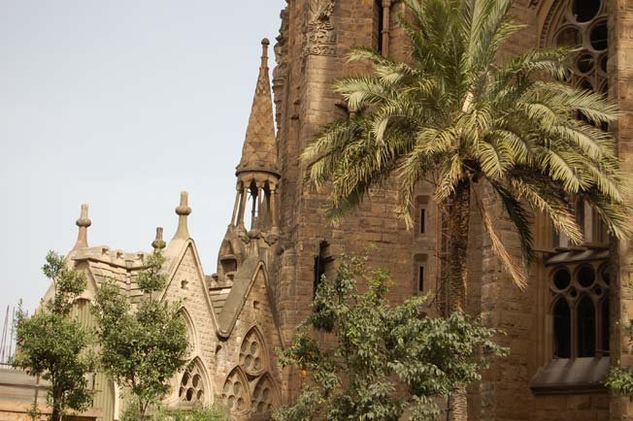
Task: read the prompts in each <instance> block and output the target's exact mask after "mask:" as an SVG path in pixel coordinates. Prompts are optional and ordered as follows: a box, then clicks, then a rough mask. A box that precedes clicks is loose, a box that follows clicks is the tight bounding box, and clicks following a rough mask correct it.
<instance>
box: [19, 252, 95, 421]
mask: <svg viewBox="0 0 633 421" xmlns="http://www.w3.org/2000/svg"><path fill="white" fill-rule="evenodd" d="M42 270H43V272H44V274H45V275H46V277H47V278H49V279H50V280H51V281H52V283H53V287H54V295H53V298H52V299H51V300H49V301H47V302H45V303H43V305H42V306H41V307H40V308H39V309H38V311H37V312H36V313H35V314H34V315H33V316H31V317H26V315H25V313H24V311H23V310H22V308H21V307H20V308H19V310H18V314H17V336H16V343H17V352H16V355H15V358H14V360H13V365H14V366H15V367H18V368H21V369H24V370H26V371H27V372H28V373H29V374H31V375H34V376H35V375H37V376H40V377H41V378H42V379H44V380H47V381H49V382H50V388H49V389H48V391H47V401H48V404H49V405H50V407H51V410H52V411H51V416H50V419H51V420H52V421H59V420H60V419H61V417H62V416H63V415H64V414H65V413H66V411H67V410H68V409H71V410H75V411H82V410H84V409H86V408H87V407H88V406H89V405H90V403H91V399H92V390H91V388H90V384H89V382H88V376H87V375H88V374H89V373H90V372H92V371H93V369H94V357H93V355H92V353H91V351H90V345H91V335H90V333H89V332H88V331H87V330H86V328H84V327H83V326H82V324H81V323H80V321H79V320H77V319H76V318H75V317H73V315H72V308H73V303H74V301H75V299H76V298H77V297H78V296H79V295H80V294H81V293H82V292H83V291H84V290H85V288H86V278H85V275H84V274H83V273H81V272H78V271H77V270H75V269H74V268H72V267H70V266H69V265H67V264H66V261H65V259H64V257H63V256H60V255H58V254H56V253H54V252H52V251H51V252H49V253H48V255H47V256H46V264H45V265H44V266H43V268H42ZM34 409H35V410H37V408H34Z"/></svg>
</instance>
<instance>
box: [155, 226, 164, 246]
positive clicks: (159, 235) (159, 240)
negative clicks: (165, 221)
mask: <svg viewBox="0 0 633 421" xmlns="http://www.w3.org/2000/svg"><path fill="white" fill-rule="evenodd" d="M152 247H154V250H162V249H164V248H165V241H164V240H163V227H156V238H155V239H154V241H152Z"/></svg>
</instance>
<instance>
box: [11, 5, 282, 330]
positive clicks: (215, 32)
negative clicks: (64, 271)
mask: <svg viewBox="0 0 633 421" xmlns="http://www.w3.org/2000/svg"><path fill="white" fill-rule="evenodd" d="M284 4H285V1H284V0H241V1H239V2H238V1H223V2H221V1H217V0H108V1H102V0H100V1H97V0H55V1H50V0H0V197H1V198H2V199H1V202H0V204H1V205H0V285H1V290H0V311H1V313H0V316H1V317H2V321H3V319H4V312H5V310H6V307H7V305H14V304H16V303H17V301H18V299H19V298H23V299H24V301H25V304H26V306H27V307H28V308H29V309H32V308H34V307H35V306H36V304H37V303H38V301H39V299H40V297H41V295H42V294H43V293H44V292H45V290H46V288H47V286H48V283H47V281H46V280H45V278H44V277H43V275H42V274H41V270H40V268H41V266H42V264H43V262H44V257H45V255H46V252H47V250H49V249H53V250H57V251H59V252H61V253H64V254H65V253H67V252H68V251H69V250H70V249H71V248H72V246H73V244H74V242H75V239H76V235H77V227H76V226H75V220H76V219H77V218H78V216H79V210H80V204H81V203H88V204H89V205H90V218H91V219H92V227H90V229H89V232H88V241H89V243H90V245H91V246H97V245H108V246H110V247H111V248H112V249H123V250H125V251H138V250H149V249H150V243H151V241H152V239H153V236H154V229H155V227H156V226H164V227H165V233H166V237H167V238H171V236H172V235H173V233H174V229H175V226H176V221H177V219H176V218H177V217H176V215H175V214H174V208H175V207H176V206H177V205H178V199H179V192H180V191H181V190H188V191H189V195H190V206H191V207H192V209H193V213H192V214H191V216H190V217H189V221H190V225H189V228H190V232H191V234H192V237H193V238H194V239H195V240H196V243H197V246H198V249H199V251H200V255H201V258H202V260H203V264H204V266H205V271H206V272H207V273H212V272H215V262H216V258H217V251H218V247H219V244H220V241H221V239H222V236H223V235H224V232H225V230H226V226H227V225H228V223H229V218H230V216H231V212H232V207H233V199H234V195H235V176H234V172H235V166H236V164H237V162H238V160H239V154H240V152H241V146H242V141H243V139H244V133H245V131H246V122H247V119H248V114H249V111H250V105H251V101H252V96H253V92H254V89H255V82H256V77H257V68H258V64H259V56H260V51H261V47H260V40H261V38H262V37H268V38H270V39H271V41H272V43H273V44H274V38H275V36H276V35H277V33H278V28H279V12H280V10H281V9H282V7H283V5H284Z"/></svg>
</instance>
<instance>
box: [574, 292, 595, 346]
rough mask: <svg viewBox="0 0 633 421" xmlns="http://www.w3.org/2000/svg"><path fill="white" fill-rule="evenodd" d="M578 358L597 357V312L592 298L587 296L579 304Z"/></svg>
mask: <svg viewBox="0 0 633 421" xmlns="http://www.w3.org/2000/svg"><path fill="white" fill-rule="evenodd" d="M577 311H578V357H595V355H596V310H595V307H594V305H593V301H591V298H589V297H587V296H585V297H583V298H582V299H581V300H580V303H579V304H578V310H577Z"/></svg>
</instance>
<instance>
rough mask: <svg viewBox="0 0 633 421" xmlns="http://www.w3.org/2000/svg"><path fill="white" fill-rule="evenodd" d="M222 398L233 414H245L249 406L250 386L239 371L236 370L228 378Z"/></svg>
mask: <svg viewBox="0 0 633 421" xmlns="http://www.w3.org/2000/svg"><path fill="white" fill-rule="evenodd" d="M222 397H223V398H224V401H225V402H226V406H227V407H228V409H229V410H230V411H231V412H243V411H245V410H247V409H248V406H249V401H250V398H249V394H248V384H247V382H246V381H245V379H244V376H243V375H241V373H240V371H239V369H237V368H236V369H234V370H233V371H232V372H231V374H229V376H228V377H227V378H226V381H225V382H224V387H223V388H222Z"/></svg>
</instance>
